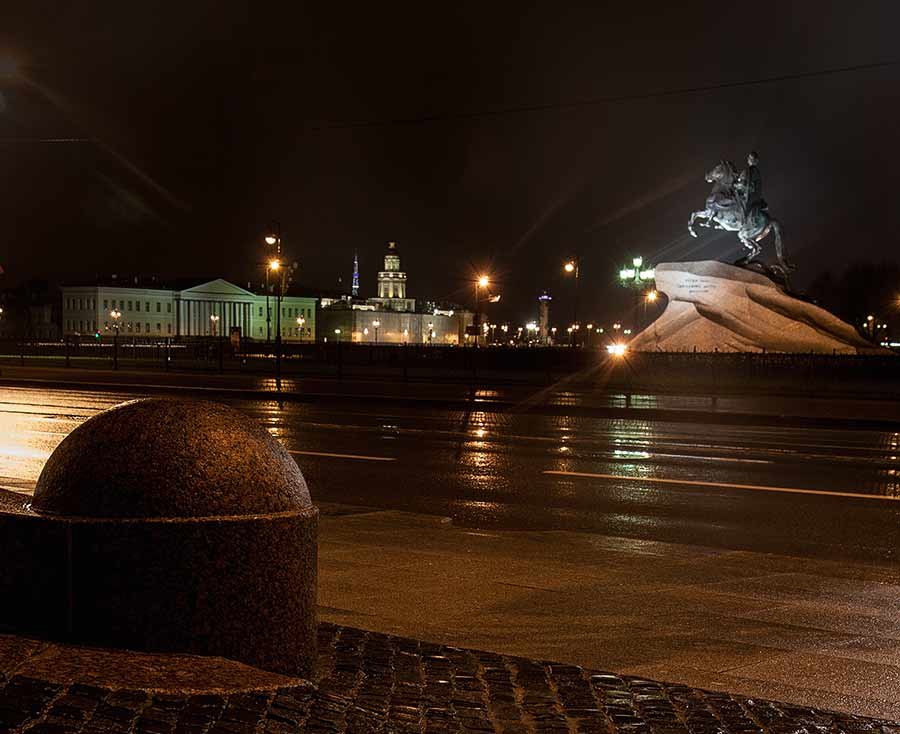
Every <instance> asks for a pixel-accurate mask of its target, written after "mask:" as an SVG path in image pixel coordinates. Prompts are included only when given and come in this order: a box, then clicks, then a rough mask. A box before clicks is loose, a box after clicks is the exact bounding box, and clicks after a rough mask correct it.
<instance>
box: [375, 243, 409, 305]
mask: <svg viewBox="0 0 900 734" xmlns="http://www.w3.org/2000/svg"><path fill="white" fill-rule="evenodd" d="M378 297H379V298H406V273H404V272H403V271H402V270H400V255H399V254H398V252H397V243H396V242H388V246H387V253H385V256H384V270H382V271H381V272H379V273H378Z"/></svg>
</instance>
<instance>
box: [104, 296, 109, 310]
mask: <svg viewBox="0 0 900 734" xmlns="http://www.w3.org/2000/svg"><path fill="white" fill-rule="evenodd" d="M108 308H109V302H108V301H107V300H106V299H105V298H104V299H103V310H104V311H105V310H106V309H108Z"/></svg>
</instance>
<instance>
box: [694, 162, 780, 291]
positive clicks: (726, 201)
mask: <svg viewBox="0 0 900 734" xmlns="http://www.w3.org/2000/svg"><path fill="white" fill-rule="evenodd" d="M706 180H707V182H708V183H711V184H712V185H713V187H712V190H711V191H710V194H709V196H708V197H707V199H706V209H701V210H699V211H696V212H694V213H693V214H691V219H690V221H689V222H688V232H690V233H691V235H692V236H693V237H696V236H697V233H696V232H695V231H694V222H695V221H696V220H697V219H703V220H705V221H704V222H701V223H700V226H701V227H712V228H714V229H724V230H727V231H728V232H737V236H738V239H739V240H740V241H741V244H742V245H743V246H744V247H746V248H747V256H746V257H745V258H744V259H743V260H742V262H744V263H749V262H750V261H752V260H753V259H754V258H755V257H756V256H757V255H759V253H760V252H762V245H761V244H759V243H760V241H761V240H762V239H764V238H765V237H766V236H767V235H768V234H769V233H770V232H771V233H772V234H773V235H774V236H775V255H776V257H777V258H778V266H776V267H777V269H778V270H780V271H781V274H782V275H785V276H786V275H787V273H788V272H789V271H790V270H793V268H794V266H793V265H791V264H790V263H789V262H788V261H787V260H786V259H785V257H784V246H783V244H782V241H781V224H780V222H779V221H778V220H777V219H775V218H774V217H771V216H769V212H768V210H767V208H766V206H765V204H763V203H760V204H756V205H753V206H751V207H750V208H749V211H747V212H745V211H744V206H743V205H742V203H741V201H740V200H739V198H738V193H737V191H736V189H735V184H736V183H737V180H738V171H737V168H735V165H734V163H732V162H731V161H719V163H718V165H717V166H716V167H715V168H713V169H712V170H711V171H710V172H709V173H707V174H706Z"/></svg>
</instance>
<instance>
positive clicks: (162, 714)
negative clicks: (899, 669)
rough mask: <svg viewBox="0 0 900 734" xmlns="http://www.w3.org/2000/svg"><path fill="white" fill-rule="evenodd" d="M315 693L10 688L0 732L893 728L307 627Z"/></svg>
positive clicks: (656, 733) (858, 731)
mask: <svg viewBox="0 0 900 734" xmlns="http://www.w3.org/2000/svg"><path fill="white" fill-rule="evenodd" d="M318 636H319V666H318V673H317V677H316V680H315V681H314V684H298V685H294V686H289V687H281V688H273V689H269V690H254V691H249V692H240V693H232V694H216V693H197V692H193V693H184V694H173V693H154V692H152V691H147V690H127V689H115V688H109V687H100V686H95V685H86V684H83V683H78V682H68V683H54V682H51V681H46V680H38V679H36V678H30V677H24V676H19V675H14V676H13V677H11V678H8V679H6V680H2V681H0V732H10V733H15V734H19V733H20V732H22V733H24V732H30V733H33V734H94V733H95V732H116V733H117V734H132V733H133V734H139V733H141V732H148V733H151V734H169V733H172V734H245V733H246V734H251V733H253V732H261V733H263V734H286V733H287V732H297V731H306V732H322V733H323V734H324V733H327V732H337V733H342V734H343V733H345V732H347V733H349V732H451V731H452V732H458V731H475V732H509V733H510V734H524V733H526V732H534V733H538V732H541V733H543V732H560V733H561V734H562V733H563V732H565V733H566V734H572V733H574V732H602V733H604V734H795V733H796V734H844V733H846V734H865V733H868V732H872V733H873V734H900V723H892V722H888V721H883V720H878V719H869V718H864V717H859V716H853V715H850V714H842V713H836V712H828V711H822V710H817V709H811V708H806V707H800V706H791V705H787V704H781V703H775V702H772V701H762V700H757V699H750V698H747V697H742V696H734V695H729V694H726V693H716V692H711V691H704V690H699V689H694V688H690V687H688V686H683V685H675V684H667V683H660V682H656V681H651V680H646V679H641V678H634V677H629V676H618V675H614V674H611V673H601V672H597V671H592V670H586V669H584V668H580V667H578V666H574V665H562V664H556V663H550V662H545V661H535V660H528V659H525V658H518V657H513V656H508V655H498V654H495V653H489V652H480V651H476V650H466V649H461V648H455V647H448V646H445V645H439V644H433V643H428V642H421V641H418V640H412V639H406V638H401V637H394V636H391V635H384V634H379V633H375V632H367V631H364V630H359V629H354V628H351V627H340V626H337V625H333V624H328V623H322V624H320V625H319V630H318Z"/></svg>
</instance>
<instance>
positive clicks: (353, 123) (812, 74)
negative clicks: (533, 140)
mask: <svg viewBox="0 0 900 734" xmlns="http://www.w3.org/2000/svg"><path fill="white" fill-rule="evenodd" d="M898 63H900V62H898V61H876V62H873V63H870V64H857V65H855V66H840V67H834V68H830V69H819V70H817V71H804V72H798V73H795V74H779V75H777V76H770V77H760V78H758V79H744V80H740V81H736V82H724V83H722V84H708V85H702V86H696V87H679V88H676V89H667V90H663V91H661V92H640V93H635V94H621V95H610V96H607V97H595V98H593V99H585V100H578V101H574V102H547V103H545V104H533V105H521V106H516V107H501V108H498V109H494V110H478V111H472V112H452V113H445V114H437V115H423V116H421V117H398V118H393V119H387V120H345V121H337V122H327V123H324V124H322V125H315V126H311V127H310V128H308V129H309V130H312V131H317V130H343V129H352V128H366V127H388V126H391V125H422V124H427V123H430V122H450V121H454V120H472V119H478V118H488V117H501V116H503V115H515V114H522V113H527V112H543V111H548V110H565V109H576V108H578V107H593V106H598V105H608V104H616V103H620V102H636V101H640V100H645V99H659V98H663V97H677V96H680V95H687V94H699V93H701V92H714V91H718V90H722V89H738V88H741V87H752V86H760V85H763V84H777V83H779V82H790V81H797V80H800V79H813V78H816V77H826V76H833V75H836V74H848V73H852V72H857V71H866V70H870V69H882V68H885V67H888V66H895V65H897V64H898Z"/></svg>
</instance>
